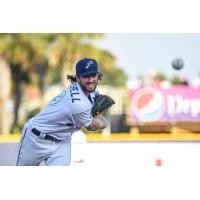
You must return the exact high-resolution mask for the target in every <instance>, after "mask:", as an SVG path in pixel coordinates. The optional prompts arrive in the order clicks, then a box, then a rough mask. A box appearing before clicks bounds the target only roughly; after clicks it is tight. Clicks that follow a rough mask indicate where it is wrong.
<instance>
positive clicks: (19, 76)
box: [10, 64, 25, 131]
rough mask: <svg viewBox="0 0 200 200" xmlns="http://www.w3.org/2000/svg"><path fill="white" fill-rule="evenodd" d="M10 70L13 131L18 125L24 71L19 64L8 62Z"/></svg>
mask: <svg viewBox="0 0 200 200" xmlns="http://www.w3.org/2000/svg"><path fill="white" fill-rule="evenodd" d="M10 67H11V72H12V79H13V82H14V83H13V85H14V87H13V88H14V95H15V98H14V121H13V127H12V129H13V131H15V129H16V128H17V127H18V114H19V107H20V104H21V97H22V82H23V81H24V79H25V78H24V77H25V75H24V73H23V72H22V70H21V66H20V64H10Z"/></svg>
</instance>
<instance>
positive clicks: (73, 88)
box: [70, 85, 81, 103]
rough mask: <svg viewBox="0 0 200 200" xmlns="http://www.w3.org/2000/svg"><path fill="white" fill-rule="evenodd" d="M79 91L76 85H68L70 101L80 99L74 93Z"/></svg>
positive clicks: (76, 93)
mask: <svg viewBox="0 0 200 200" xmlns="http://www.w3.org/2000/svg"><path fill="white" fill-rule="evenodd" d="M79 94H80V93H79V91H78V87H77V86H76V85H71V86H70V95H71V98H72V103H74V102H75V101H80V100H81V99H80V98H77V96H76V95H79Z"/></svg>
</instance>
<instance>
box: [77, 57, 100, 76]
mask: <svg viewBox="0 0 200 200" xmlns="http://www.w3.org/2000/svg"><path fill="white" fill-rule="evenodd" d="M97 73H100V72H99V70H98V64H97V61H96V60H94V59H92V58H84V59H81V60H79V61H78V62H77V64H76V75H77V76H87V75H90V74H97Z"/></svg>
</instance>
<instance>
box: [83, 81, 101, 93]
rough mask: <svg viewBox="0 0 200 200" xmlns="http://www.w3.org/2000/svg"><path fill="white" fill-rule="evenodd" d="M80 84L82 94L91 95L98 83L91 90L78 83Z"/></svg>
mask: <svg viewBox="0 0 200 200" xmlns="http://www.w3.org/2000/svg"><path fill="white" fill-rule="evenodd" d="M80 83H81V84H80V85H81V88H82V89H83V91H84V92H87V93H92V92H94V91H95V90H96V87H97V84H98V81H97V82H96V84H95V85H94V87H93V89H88V88H87V86H86V85H83V84H82V82H80Z"/></svg>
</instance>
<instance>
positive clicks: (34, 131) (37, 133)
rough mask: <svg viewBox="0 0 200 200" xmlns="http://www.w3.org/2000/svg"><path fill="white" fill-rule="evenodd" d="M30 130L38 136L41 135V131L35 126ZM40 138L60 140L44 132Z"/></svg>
mask: <svg viewBox="0 0 200 200" xmlns="http://www.w3.org/2000/svg"><path fill="white" fill-rule="evenodd" d="M31 131H32V133H34V134H35V135H37V136H38V137H41V132H40V131H38V130H37V129H36V128H33V129H32V130H31ZM41 138H43V139H45V140H50V141H52V142H61V140H58V139H56V138H55V137H52V136H50V135H46V134H44V137H41Z"/></svg>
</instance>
